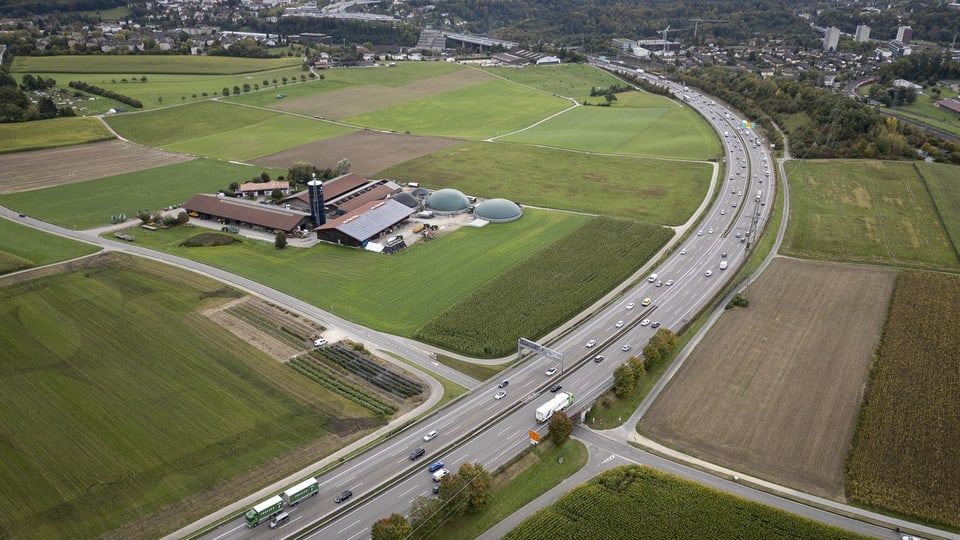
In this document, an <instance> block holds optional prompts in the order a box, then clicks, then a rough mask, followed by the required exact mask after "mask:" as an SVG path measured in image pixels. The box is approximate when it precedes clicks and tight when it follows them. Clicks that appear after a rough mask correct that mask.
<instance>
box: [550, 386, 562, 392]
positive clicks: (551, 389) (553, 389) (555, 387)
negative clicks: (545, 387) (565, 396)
mask: <svg viewBox="0 0 960 540" xmlns="http://www.w3.org/2000/svg"><path fill="white" fill-rule="evenodd" d="M561 388H563V385H560V384H555V385H553V386H551V387H550V391H551V392H553V393H554V394H556V393H557V392H559V391H560V389H561Z"/></svg>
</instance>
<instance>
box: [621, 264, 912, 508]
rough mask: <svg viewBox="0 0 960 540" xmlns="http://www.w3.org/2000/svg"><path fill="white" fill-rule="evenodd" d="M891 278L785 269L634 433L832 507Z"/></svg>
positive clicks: (688, 365)
mask: <svg viewBox="0 0 960 540" xmlns="http://www.w3.org/2000/svg"><path fill="white" fill-rule="evenodd" d="M895 277H896V273H895V272H894V271H891V270H887V269H882V268H867V267H859V266H849V265H841V264H834V263H826V262H805V261H797V260H791V259H785V258H779V259H776V260H774V261H773V263H772V264H771V265H770V267H769V268H768V269H767V270H766V271H765V272H764V273H763V275H762V276H761V277H760V279H759V280H758V281H756V282H755V283H753V284H752V285H750V287H749V288H748V289H747V290H746V292H745V295H746V297H747V298H748V299H749V301H750V306H749V307H748V308H745V309H744V308H737V309H734V310H731V311H729V312H727V313H726V314H724V316H723V317H721V318H720V320H719V321H718V322H717V324H716V326H714V328H713V329H712V330H710V332H709V333H708V334H707V336H706V338H705V339H704V340H703V341H702V342H701V343H700V345H698V346H697V348H696V350H695V351H694V352H693V354H691V355H690V357H689V358H688V359H687V360H686V362H685V363H684V365H683V368H682V369H681V370H680V372H679V373H678V374H677V375H676V377H675V378H674V380H673V381H672V382H671V383H670V385H669V386H668V387H667V389H666V390H665V391H664V393H663V394H662V395H661V396H660V398H659V399H658V400H657V401H656V403H654V405H653V407H651V409H650V410H649V411H648V413H647V414H646V416H645V417H644V419H643V420H641V422H640V427H639V429H640V430H641V431H642V432H643V433H645V434H646V435H648V436H650V437H652V438H654V439H657V440H659V441H662V442H664V443H666V444H668V445H670V446H672V447H675V448H678V449H681V450H683V451H685V452H688V453H690V454H691V455H696V456H698V457H701V458H704V459H707V460H708V461H711V462H714V463H718V464H722V465H724V466H727V467H730V468H732V469H735V470H738V471H742V472H744V473H749V474H752V475H755V476H758V477H761V478H765V479H768V480H771V481H774V482H777V483H780V484H784V485H787V486H790V487H794V488H797V489H801V490H803V491H806V492H808V493H813V494H816V495H821V496H825V497H830V498H833V499H842V498H843V493H844V492H843V466H844V460H845V459H846V455H847V451H848V448H849V445H850V440H851V437H852V435H853V430H854V427H855V423H856V418H857V414H858V411H859V410H860V403H861V401H862V397H863V392H864V388H865V385H866V382H867V374H868V371H869V366H870V359H871V357H872V355H873V353H874V351H875V350H876V348H877V344H878V342H879V340H880V335H881V332H882V329H883V324H884V320H885V319H886V314H887V306H888V303H889V301H890V295H891V291H892V290H893V285H894V279H895Z"/></svg>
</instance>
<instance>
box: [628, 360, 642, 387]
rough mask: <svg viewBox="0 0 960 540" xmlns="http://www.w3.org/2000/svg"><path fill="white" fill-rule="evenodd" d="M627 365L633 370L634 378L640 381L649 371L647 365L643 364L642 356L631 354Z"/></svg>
mask: <svg viewBox="0 0 960 540" xmlns="http://www.w3.org/2000/svg"><path fill="white" fill-rule="evenodd" d="M627 365H628V366H630V369H631V370H633V380H635V381H639V380H640V379H641V378H642V377H643V376H644V375H645V374H646V373H647V367H646V366H644V365H643V359H642V358H638V357H636V356H631V357H630V359H629V360H627Z"/></svg>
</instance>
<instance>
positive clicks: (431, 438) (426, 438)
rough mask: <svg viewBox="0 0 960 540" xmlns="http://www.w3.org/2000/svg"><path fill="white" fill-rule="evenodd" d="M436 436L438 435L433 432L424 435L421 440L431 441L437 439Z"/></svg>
mask: <svg viewBox="0 0 960 540" xmlns="http://www.w3.org/2000/svg"><path fill="white" fill-rule="evenodd" d="M437 435H438V433H437V430H433V431H431V432H430V433H427V434H426V435H424V436H423V440H424V441H432V440H433V439H435V438H437Z"/></svg>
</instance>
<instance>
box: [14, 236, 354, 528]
mask: <svg viewBox="0 0 960 540" xmlns="http://www.w3.org/2000/svg"><path fill="white" fill-rule="evenodd" d="M4 283H9V282H4ZM237 296H239V293H238V292H236V291H232V290H230V289H227V288H225V287H224V286H223V285H222V284H221V283H219V282H214V281H212V280H207V279H205V278H202V277H200V276H197V275H196V274H192V273H189V272H180V271H177V270H175V269H173V268H171V267H168V266H162V265H157V264H155V263H152V262H149V261H146V260H142V259H136V258H132V257H128V256H122V255H107V256H104V257H98V258H97V260H96V261H91V262H90V264H89V265H88V266H87V267H85V268H79V267H78V268H76V269H75V270H72V271H66V272H63V273H60V274H55V275H50V276H47V277H43V278H39V279H38V280H33V281H20V282H17V283H15V284H12V285H9V284H8V285H6V286H4V287H3V288H2V289H0V350H3V351H4V355H3V358H4V360H3V362H0V394H2V395H3V396H4V399H3V400H2V401H0V419H2V421H0V437H2V439H3V440H4V441H6V442H5V444H3V445H0V463H2V464H3V465H2V466H0V504H2V506H3V508H4V512H3V514H2V515H0V530H2V532H3V536H7V535H9V536H10V537H14V538H43V537H47V538H54V537H55V538H67V537H82V538H93V537H97V536H99V535H100V534H102V533H104V532H106V531H113V530H116V529H118V528H120V527H123V526H126V527H133V528H132V529H127V533H128V535H127V536H126V537H159V536H161V535H162V533H164V532H169V531H170V530H172V529H174V528H176V527H177V526H179V525H183V524H185V523H186V522H189V521H191V520H192V519H194V518H196V517H199V516H200V515H202V514H204V513H206V512H209V511H211V510H213V509H215V508H219V507H220V505H222V504H224V503H226V502H227V501H230V500H235V497H237V496H238V495H239V494H241V493H246V492H249V490H250V489H252V488H253V487H254V486H257V485H262V483H264V482H266V481H267V480H269V479H275V478H279V477H282V476H283V475H285V474H288V473H289V472H290V471H291V470H293V469H294V468H296V467H298V466H302V465H304V464H305V463H307V462H308V461H310V460H313V459H315V458H316V455H317V454H318V453H320V455H323V454H322V451H325V452H329V451H332V450H333V449H334V448H335V447H334V446H333V443H332V441H334V440H335V441H336V442H335V444H336V445H339V444H342V440H343V439H341V438H340V436H346V435H348V434H346V433H338V434H336V435H337V436H334V437H330V438H327V436H328V435H330V432H331V430H332V428H331V427H330V425H329V424H328V422H329V421H330V420H332V419H336V418H353V419H362V418H369V417H370V415H369V414H368V413H366V412H365V410H364V409H362V408H360V407H357V406H355V405H353V404H352V403H350V402H348V401H346V400H344V399H342V398H341V397H339V396H338V395H336V394H333V393H330V392H326V391H324V390H323V389H321V388H319V387H318V386H316V385H314V384H312V383H309V382H308V381H307V380H306V379H305V378H303V377H301V376H299V375H297V374H296V373H295V372H294V371H293V370H291V369H289V368H287V367H285V366H283V365H282V364H280V363H278V362H276V361H274V360H272V359H269V358H267V357H266V356H265V355H263V354H262V353H260V352H259V351H257V350H255V349H253V348H252V347H249V346H246V345H245V344H244V343H242V342H238V341H237V339H236V338H235V336H233V334H230V333H229V332H227V331H226V330H224V329H222V328H220V327H219V326H217V325H216V324H214V323H212V322H211V321H209V320H207V319H206V318H205V317H203V316H201V315H200V314H199V311H200V310H202V309H204V308H205V307H211V306H214V305H217V304H219V303H222V302H225V301H227V300H229V299H231V298H235V297H237ZM54 314H56V315H54ZM318 441H323V442H322V443H321V442H318ZM323 445H326V447H325V448H324V447H323ZM305 450H309V451H305ZM278 456H282V457H278ZM238 479H239V480H238ZM214 486H216V489H212V488H213V487H214ZM197 494H202V496H200V497H193V496H195V495H197ZM183 501H187V502H189V504H188V505H186V506H184V505H183ZM198 502H199V504H198ZM170 505H173V506H174V507H177V505H180V506H179V508H180V512H179V513H173V515H172V516H171V515H168V516H167V518H166V519H162V520H158V519H155V516H156V513H158V512H160V511H161V508H163V507H169V506H170ZM141 521H142V522H143V523H144V524H143V525H135V526H131V525H130V523H131V522H138V523H139V522H141Z"/></svg>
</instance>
